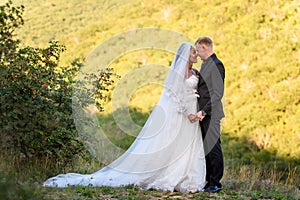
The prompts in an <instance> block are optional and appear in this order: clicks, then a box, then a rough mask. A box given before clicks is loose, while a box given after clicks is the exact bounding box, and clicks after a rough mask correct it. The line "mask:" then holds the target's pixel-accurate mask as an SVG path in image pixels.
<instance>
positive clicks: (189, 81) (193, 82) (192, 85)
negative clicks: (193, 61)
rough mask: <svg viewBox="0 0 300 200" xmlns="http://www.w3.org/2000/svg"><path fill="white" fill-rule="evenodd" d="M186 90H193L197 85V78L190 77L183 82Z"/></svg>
mask: <svg viewBox="0 0 300 200" xmlns="http://www.w3.org/2000/svg"><path fill="white" fill-rule="evenodd" d="M185 82H186V84H187V86H188V88H190V89H193V90H195V89H196V88H197V85H198V78H197V77H196V76H195V75H192V76H190V77H189V78H188V79H186V80H185Z"/></svg>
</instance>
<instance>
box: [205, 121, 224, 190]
mask: <svg viewBox="0 0 300 200" xmlns="http://www.w3.org/2000/svg"><path fill="white" fill-rule="evenodd" d="M200 126H201V131H202V138H203V146H204V152H205V161H206V181H207V186H218V187H220V188H221V187H222V184H221V183H220V180H221V179H222V176H223V172H224V160H223V152H222V148H221V140H220V119H214V118H210V116H205V118H204V119H203V121H200Z"/></svg>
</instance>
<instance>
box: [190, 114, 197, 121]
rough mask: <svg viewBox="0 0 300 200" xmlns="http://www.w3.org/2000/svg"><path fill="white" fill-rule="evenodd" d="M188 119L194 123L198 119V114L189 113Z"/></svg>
mask: <svg viewBox="0 0 300 200" xmlns="http://www.w3.org/2000/svg"><path fill="white" fill-rule="evenodd" d="M188 119H189V120H190V122H191V123H194V122H195V121H197V119H196V115H194V114H189V115H188Z"/></svg>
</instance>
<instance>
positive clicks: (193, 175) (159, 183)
mask: <svg viewBox="0 0 300 200" xmlns="http://www.w3.org/2000/svg"><path fill="white" fill-rule="evenodd" d="M198 56H199V57H200V58H201V60H202V66H201V69H200V71H198V70H196V69H194V68H192V66H193V64H194V63H196V62H197V57H198ZM224 78H225V69H224V66H223V64H222V62H221V61H220V60H219V59H218V58H217V56H216V54H215V53H214V52H213V42H212V40H211V39H210V38H209V37H200V38H199V39H198V40H197V41H196V42H195V47H194V46H193V45H192V44H190V43H182V44H181V45H180V46H179V48H178V50H177V52H176V54H175V56H174V59H173V62H172V64H171V67H170V70H169V72H168V75H167V78H166V80H165V84H164V90H163V92H162V95H161V97H160V100H159V102H158V103H157V105H156V106H155V108H154V109H153V111H152V112H151V114H150V116H149V118H148V119H147V121H146V123H145V125H144V127H143V128H142V130H141V131H140V133H139V135H138V136H137V138H136V140H135V141H134V142H133V143H132V145H131V146H130V147H129V149H128V150H127V151H126V152H125V153H124V154H123V155H121V156H120V157H119V158H117V159H116V160H115V161H113V162H112V163H111V164H109V165H108V166H106V167H104V168H102V169H101V170H99V171H97V172H95V173H93V174H77V173H67V174H60V175H57V176H55V177H52V178H49V179H48V180H46V181H45V182H44V183H43V185H44V186H48V187H67V186H76V185H81V186H111V187H120V186H125V185H135V186H138V187H139V188H141V189H150V188H151V189H156V190H160V191H180V192H198V191H206V192H213V193H214V192H219V191H220V190H221V188H222V185H221V183H220V180H221V178H222V176H223V171H224V164H223V154H222V148H221V141H220V120H221V119H222V118H223V117H224V112H223V106H222V102H221V99H222V97H223V93H224Z"/></svg>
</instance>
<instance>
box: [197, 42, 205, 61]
mask: <svg viewBox="0 0 300 200" xmlns="http://www.w3.org/2000/svg"><path fill="white" fill-rule="evenodd" d="M196 50H197V55H198V56H199V57H200V58H201V59H202V60H203V59H204V58H205V47H204V45H203V44H199V43H198V44H196Z"/></svg>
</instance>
